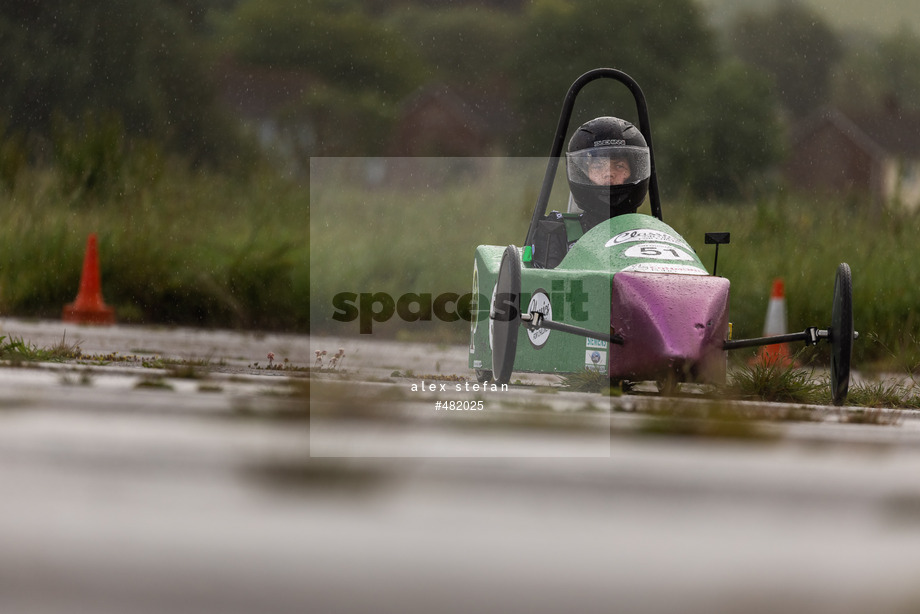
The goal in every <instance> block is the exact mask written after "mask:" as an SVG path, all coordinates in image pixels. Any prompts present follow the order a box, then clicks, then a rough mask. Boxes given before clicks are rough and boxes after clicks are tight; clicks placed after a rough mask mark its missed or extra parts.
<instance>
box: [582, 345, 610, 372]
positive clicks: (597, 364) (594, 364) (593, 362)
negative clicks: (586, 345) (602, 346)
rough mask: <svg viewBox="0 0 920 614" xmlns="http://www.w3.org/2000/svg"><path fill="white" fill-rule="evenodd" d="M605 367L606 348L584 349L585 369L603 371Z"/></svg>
mask: <svg viewBox="0 0 920 614" xmlns="http://www.w3.org/2000/svg"><path fill="white" fill-rule="evenodd" d="M606 368H607V352H606V350H585V369H590V370H593V371H604V370H606Z"/></svg>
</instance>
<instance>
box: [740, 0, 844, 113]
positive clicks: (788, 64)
mask: <svg viewBox="0 0 920 614" xmlns="http://www.w3.org/2000/svg"><path fill="white" fill-rule="evenodd" d="M728 43H729V47H730V49H731V50H732V52H733V53H734V54H736V55H737V57H739V58H740V59H742V60H743V61H745V62H746V63H748V64H750V65H751V66H754V67H756V68H759V69H761V70H763V71H764V72H765V73H766V74H767V75H768V76H770V77H771V78H772V79H773V81H774V83H775V90H776V94H777V97H778V99H779V101H780V103H781V104H782V105H783V107H784V108H785V109H786V110H787V111H788V112H789V113H791V114H792V115H793V116H794V117H804V116H806V115H808V114H809V113H811V112H813V111H814V110H815V109H816V108H817V107H819V106H821V105H823V104H825V103H827V101H828V100H829V99H830V77H831V72H832V70H833V68H834V65H835V63H836V62H837V61H838V60H839V59H840V57H841V55H842V47H841V43H840V41H839V40H838V38H837V35H836V34H835V33H834V31H833V30H832V29H831V27H830V26H829V25H828V24H827V23H826V22H825V21H824V20H823V19H822V18H821V16H820V15H818V14H817V13H815V12H813V11H812V10H810V9H809V8H807V7H805V6H804V5H802V4H799V3H797V2H794V1H792V0H783V1H781V2H779V4H777V5H776V7H775V8H773V9H772V10H771V11H769V12H767V13H752V12H749V13H745V14H743V15H742V16H740V17H739V18H738V19H737V21H735V22H734V24H733V25H731V26H730V27H729V31H728Z"/></svg>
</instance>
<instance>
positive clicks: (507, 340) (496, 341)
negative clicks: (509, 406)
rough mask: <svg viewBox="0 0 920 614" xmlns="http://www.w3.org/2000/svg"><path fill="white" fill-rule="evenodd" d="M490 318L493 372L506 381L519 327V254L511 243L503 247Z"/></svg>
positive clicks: (498, 379) (512, 363)
mask: <svg viewBox="0 0 920 614" xmlns="http://www.w3.org/2000/svg"><path fill="white" fill-rule="evenodd" d="M489 317H490V318H491V319H492V373H493V376H494V377H495V381H496V382H498V383H499V384H507V383H508V382H509V381H510V380H511V372H512V371H513V370H514V356H515V354H516V353H517V340H518V329H520V327H521V257H520V256H519V255H518V250H517V248H516V247H515V246H513V245H509V246H508V247H507V248H505V253H504V254H502V261H501V264H500V265H499V267H498V280H497V281H496V282H495V296H494V297H493V298H492V307H491V310H490V313H489Z"/></svg>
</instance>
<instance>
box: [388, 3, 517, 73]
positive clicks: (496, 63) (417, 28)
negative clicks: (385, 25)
mask: <svg viewBox="0 0 920 614" xmlns="http://www.w3.org/2000/svg"><path fill="white" fill-rule="evenodd" d="M387 20H388V21H389V22H390V23H392V24H393V27H394V28H395V30H396V31H398V32H400V33H401V35H402V36H404V37H405V38H406V40H407V41H408V42H409V44H410V45H411V46H412V47H413V48H414V49H416V50H418V53H419V54H420V56H421V57H423V58H424V60H425V61H426V63H427V65H428V69H427V71H426V75H425V76H426V79H427V80H435V81H442V82H448V83H451V84H455V85H457V86H459V87H461V88H471V87H476V88H486V89H494V88H496V87H498V88H499V89H502V88H504V87H507V86H509V85H510V83H509V79H508V77H509V75H508V71H509V68H510V66H509V62H510V58H511V57H512V56H513V55H514V53H515V50H516V47H517V41H518V40H519V39H520V29H521V27H520V23H521V19H520V16H519V15H516V14H514V13H510V12H506V11H500V10H496V9H490V8H484V7H479V6H458V7H456V8H451V9H447V10H445V9H443V8H431V7H424V6H412V5H410V6H406V7H403V8H400V9H399V10H395V11H393V12H392V13H391V14H389V15H388V16H387Z"/></svg>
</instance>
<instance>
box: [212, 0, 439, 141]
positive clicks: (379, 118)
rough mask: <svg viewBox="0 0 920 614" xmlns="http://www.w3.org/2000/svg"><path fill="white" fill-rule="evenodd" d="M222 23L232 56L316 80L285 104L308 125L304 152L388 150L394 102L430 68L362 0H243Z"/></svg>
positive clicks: (290, 120) (286, 115)
mask: <svg viewBox="0 0 920 614" xmlns="http://www.w3.org/2000/svg"><path fill="white" fill-rule="evenodd" d="M216 27H217V32H218V37H219V38H221V39H222V43H221V47H222V49H223V51H224V52H225V53H227V54H229V55H230V56H231V57H232V58H234V60H236V61H238V62H242V63H245V64H250V65H256V66H262V67H270V68H283V69H293V70H300V71H303V72H305V73H307V74H308V75H310V76H311V77H312V78H313V79H314V85H313V86H312V87H311V91H310V92H308V93H307V94H306V95H305V96H304V98H303V99H301V100H292V101H290V102H288V103H287V104H285V105H284V108H283V109H281V110H280V111H279V113H280V114H281V117H279V118H278V119H279V121H280V122H281V124H282V125H284V126H287V127H288V128H294V127H296V126H301V127H303V126H310V134H309V135H305V136H304V138H299V139H298V142H299V143H300V144H301V145H302V147H303V151H302V152H300V153H301V155H303V154H304V153H306V154H310V155H360V154H363V155H379V154H381V153H383V150H384V147H385V141H386V137H387V136H388V134H389V130H390V128H391V125H392V117H393V113H394V107H395V105H396V104H397V103H398V102H399V101H400V100H401V99H402V98H403V97H405V96H406V95H408V94H409V93H410V92H411V91H412V90H414V89H415V88H417V87H418V86H419V85H420V84H421V83H422V82H423V80H424V76H425V73H426V67H425V63H424V62H423V61H422V59H421V58H420V57H419V55H418V53H417V52H416V50H414V49H413V48H412V46H410V45H409V44H408V43H407V42H405V41H404V40H403V38H402V37H401V36H400V35H399V34H398V33H397V32H395V31H394V30H393V29H392V28H391V27H389V26H387V25H386V24H385V23H383V22H381V20H380V19H375V18H374V17H372V16H371V15H370V14H368V13H367V12H365V10H364V8H363V6H362V3H361V2H356V1H348V0H316V1H314V2H309V3H303V2H300V1H299V0H243V1H242V2H240V3H239V4H238V5H237V6H236V7H235V8H234V9H233V10H232V11H231V12H229V13H228V14H226V15H224V16H223V17H221V18H220V19H218V20H216ZM295 129H296V128H295Z"/></svg>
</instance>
